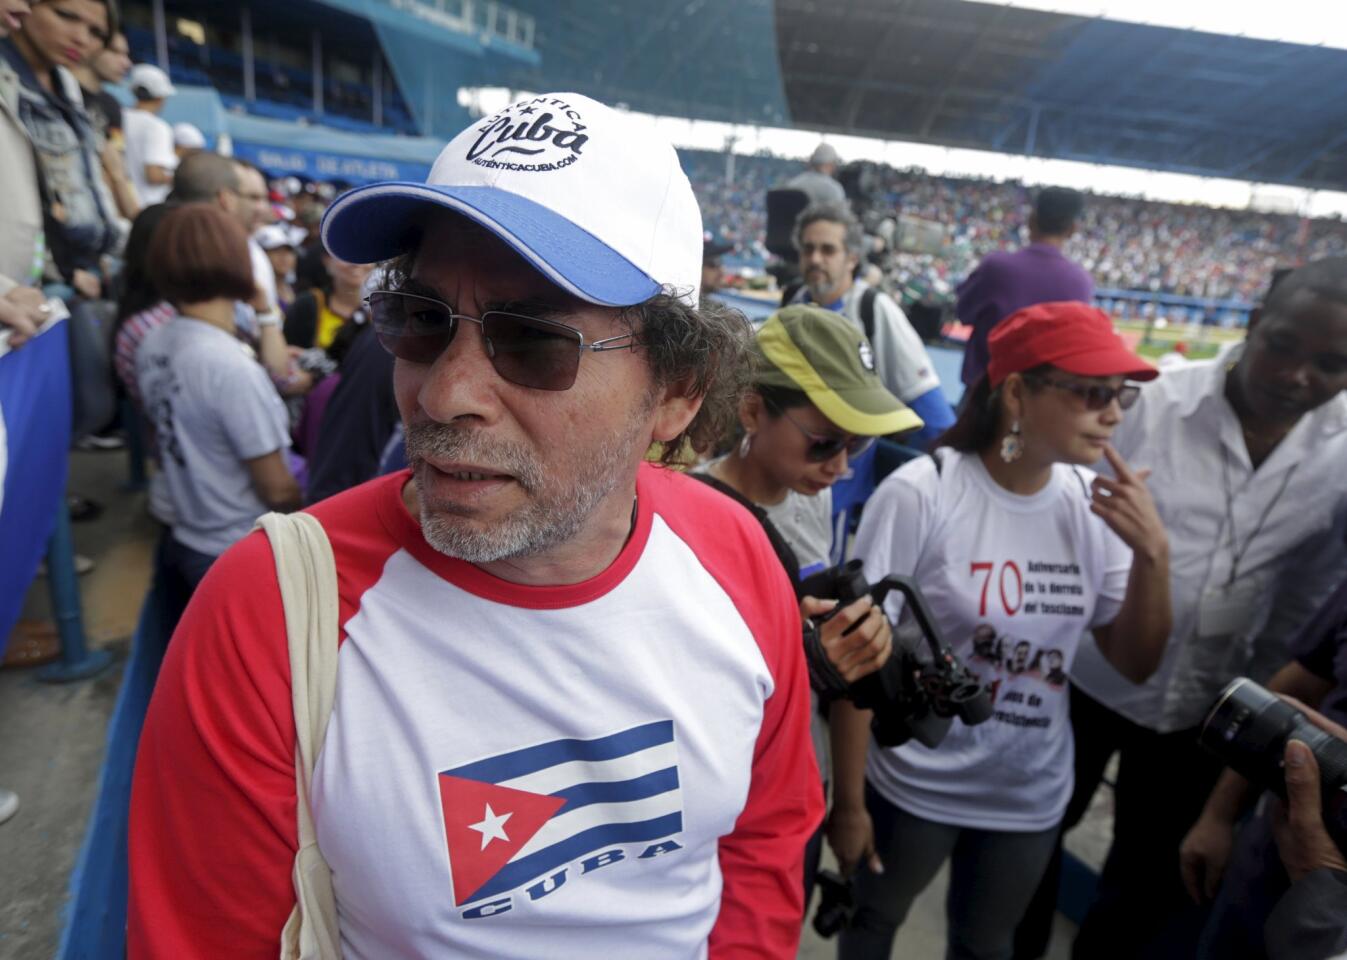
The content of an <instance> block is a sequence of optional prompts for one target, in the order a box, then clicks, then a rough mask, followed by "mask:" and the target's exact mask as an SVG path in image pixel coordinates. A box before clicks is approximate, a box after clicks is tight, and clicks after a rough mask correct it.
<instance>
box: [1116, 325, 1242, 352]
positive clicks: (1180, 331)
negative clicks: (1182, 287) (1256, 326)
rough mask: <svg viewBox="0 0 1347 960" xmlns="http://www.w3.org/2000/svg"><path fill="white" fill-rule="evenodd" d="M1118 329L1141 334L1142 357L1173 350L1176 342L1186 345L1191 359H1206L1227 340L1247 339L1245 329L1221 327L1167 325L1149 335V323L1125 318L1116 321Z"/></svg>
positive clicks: (1139, 343) (1139, 344) (1138, 349)
mask: <svg viewBox="0 0 1347 960" xmlns="http://www.w3.org/2000/svg"><path fill="white" fill-rule="evenodd" d="M1117 328H1118V329H1119V330H1123V331H1126V332H1128V333H1135V334H1138V335H1139V336H1140V337H1141V338H1142V339H1141V340H1140V341H1139V342H1138V343H1137V347H1136V350H1137V353H1139V354H1141V356H1143V357H1150V358H1152V359H1154V358H1155V357H1159V356H1162V355H1164V354H1166V353H1170V352H1171V351H1173V350H1174V348H1175V346H1176V345H1177V344H1180V343H1183V344H1186V345H1187V354H1186V355H1187V357H1188V359H1189V360H1206V359H1208V358H1210V357H1214V356H1216V351H1217V350H1219V349H1220V348H1221V347H1222V346H1223V345H1224V344H1227V343H1230V342H1232V341H1235V340H1243V339H1244V330H1243V329H1242V328H1241V329H1236V330H1223V329H1221V328H1220V327H1189V326H1177V325H1173V326H1167V327H1161V328H1157V329H1154V330H1152V331H1151V332H1150V339H1149V341H1147V340H1146V339H1145V338H1146V324H1145V323H1137V322H1124V323H1119V324H1117Z"/></svg>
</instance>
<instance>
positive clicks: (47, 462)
mask: <svg viewBox="0 0 1347 960" xmlns="http://www.w3.org/2000/svg"><path fill="white" fill-rule="evenodd" d="M70 403H71V399H70V338H69V334H68V331H67V328H66V324H65V322H64V321H61V322H58V323H56V324H53V325H52V326H51V327H50V328H49V329H48V330H47V331H46V332H45V333H42V334H41V335H39V336H37V337H34V338H33V339H32V340H31V341H29V342H28V343H27V344H25V345H24V346H23V347H21V348H20V349H18V350H15V351H13V352H11V353H7V354H5V355H4V356H0V417H3V423H0V427H2V428H3V429H0V444H4V447H5V449H4V450H3V451H0V453H3V454H4V456H2V457H0V463H4V462H5V461H8V464H9V466H8V469H0V485H3V491H4V499H3V502H0V584H3V587H0V659H3V658H4V655H5V645H6V643H7V642H8V639H9V634H10V631H11V630H12V629H13V628H14V624H15V622H16V621H17V620H18V617H19V612H20V610H21V609H22V607H23V598H24V594H25V593H26V592H27V590H28V585H29V584H30V583H32V582H33V576H34V575H35V574H36V573H37V565H38V562H39V561H40V560H41V559H42V554H43V553H44V552H45V551H46V549H47V539H48V538H49V537H50V536H51V531H52V527H53V526H54V525H55V523H56V509H57V507H58V506H59V505H60V503H61V497H62V496H63V495H64V494H65V480H66V468H67V463H68V458H69V448H70V416H71V408H70Z"/></svg>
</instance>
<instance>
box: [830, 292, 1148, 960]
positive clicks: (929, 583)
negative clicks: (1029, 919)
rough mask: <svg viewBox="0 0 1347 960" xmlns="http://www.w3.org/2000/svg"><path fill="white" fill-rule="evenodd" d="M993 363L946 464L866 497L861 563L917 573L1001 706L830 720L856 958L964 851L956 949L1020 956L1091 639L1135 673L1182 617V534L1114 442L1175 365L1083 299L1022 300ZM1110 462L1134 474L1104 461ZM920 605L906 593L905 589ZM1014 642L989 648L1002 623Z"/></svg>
mask: <svg viewBox="0 0 1347 960" xmlns="http://www.w3.org/2000/svg"><path fill="white" fill-rule="evenodd" d="M988 344H989V347H990V352H991V362H990V366H989V367H988V372H987V374H986V375H985V376H984V377H983V378H982V379H981V380H980V381H979V382H978V383H977V384H976V385H975V387H974V388H973V395H972V397H971V398H970V402H969V403H967V404H966V405H965V407H964V410H963V413H962V415H961V416H960V418H959V420H958V422H957V423H956V424H955V425H954V426H953V427H952V428H951V429H950V430H949V431H948V432H947V433H946V434H945V435H944V436H943V437H942V438H941V439H940V441H939V442H938V444H937V449H936V451H935V453H934V454H933V455H932V456H930V457H923V458H921V459H920V460H916V461H913V462H911V463H908V464H905V465H904V466H903V467H901V468H900V469H898V470H897V471H896V472H894V473H893V474H891V475H890V476H889V477H888V478H887V479H886V480H884V481H883V483H881V484H880V486H879V488H878V489H877V490H876V492H875V494H874V496H872V497H871V499H870V500H869V502H868V503H867V505H866V510H865V515H864V517H863V518H862V521H861V527H860V530H859V533H858V535H857V539H856V554H857V556H859V557H861V558H862V559H863V560H864V562H865V572H866V575H867V576H868V577H869V578H870V579H871V580H874V579H876V578H879V577H882V576H884V575H886V574H891V573H896V574H906V575H909V576H911V577H913V579H915V580H916V582H917V585H918V586H919V587H920V588H921V590H922V592H923V593H924V595H925V597H926V600H927V601H928V603H929V604H930V607H931V609H932V611H933V612H934V614H935V617H936V621H937V625H938V627H939V629H940V630H941V632H942V634H943V640H944V642H945V643H946V644H947V645H949V646H950V647H951V648H952V649H953V651H954V653H955V654H956V655H957V656H959V657H960V658H961V659H962V660H963V661H964V662H965V663H966V664H967V666H968V667H969V669H970V670H972V671H973V672H974V673H975V674H977V675H978V677H979V679H980V680H981V682H982V683H983V685H984V686H986V687H987V688H989V691H990V692H991V694H992V697H993V700H994V713H993V715H992V717H991V718H990V719H989V720H987V721H986V722H984V723H982V724H979V725H976V726H965V725H964V724H963V723H962V722H961V721H960V720H958V719H955V720H954V721H953V726H952V728H951V729H950V731H949V734H948V735H947V736H946V738H945V740H944V741H943V742H942V743H941V744H940V745H939V746H937V747H935V748H934V749H932V748H927V747H925V746H922V745H920V744H917V743H915V742H909V743H907V744H904V745H903V746H900V747H896V748H887V749H885V748H880V747H878V746H877V745H875V744H873V743H871V738H870V732H869V715H868V714H866V713H863V712H861V711H857V710H855V709H854V708H852V707H851V706H850V705H849V704H846V703H840V704H838V708H837V709H836V710H835V711H834V713H833V756H834V765H835V767H836V784H837V786H836V797H835V803H834V809H833V813H832V816H831V818H830V820H829V825H828V838H829V842H830V844H831V845H832V847H833V849H834V851H835V852H836V853H837V856H838V860H839V862H840V863H841V864H842V867H843V869H844V871H848V872H849V871H851V870H853V869H854V870H855V871H856V875H855V894H856V902H857V907H858V909H857V912H856V915H855V917H854V918H853V920H852V923H851V926H850V928H849V929H847V930H845V931H844V932H843V934H842V939H841V942H840V946H839V950H838V956H839V957H840V958H842V960H865V958H881V957H883V958H887V957H888V956H889V952H890V950H891V947H892V942H893V937H894V934H895V932H896V931H897V929H898V927H899V926H900V925H901V924H902V922H903V920H904V919H905V918H906V916H907V912H908V909H909V908H910V906H911V904H912V901H913V900H914V899H915V898H916V897H917V895H918V894H920V893H921V891H922V890H923V889H924V888H925V887H926V886H927V885H928V884H929V883H930V881H931V879H932V878H933V877H934V876H935V874H936V872H937V871H938V870H939V868H940V867H941V865H942V864H943V863H944V862H945V861H946V860H950V861H951V873H950V889H949V895H948V899H947V907H946V910H947V915H948V919H949V945H948V950H947V953H946V956H947V957H949V958H958V960H1009V958H1010V957H1011V956H1012V952H1013V937H1014V931H1015V926H1016V924H1017V923H1018V921H1019V919H1020V917H1021V915H1022V914H1023V912H1024V910H1025V908H1026V907H1027V905H1028V903H1029V899H1030V897H1031V896H1032V894H1033V892H1034V888H1035V887H1036V885H1037V884H1038V881H1039V878H1040V877H1041V875H1042V873H1043V871H1044V870H1045V869H1046V867H1047V863H1048V860H1049V857H1050V856H1051V854H1052V851H1053V848H1054V845H1055V842H1056V839H1057V831H1058V826H1059V823H1060V821H1061V818H1062V814H1063V812H1064V810H1065V808H1066V804H1067V801H1068V800H1069V799H1070V795H1071V787H1072V757H1073V744H1072V739H1071V726H1070V723H1069V722H1068V707H1069V699H1068V691H1067V688H1066V685H1064V684H1062V683H1060V682H1048V680H1047V678H1046V677H1045V676H1044V675H1043V671H1041V670H1024V669H1016V667H1017V661H1016V659H1015V658H1016V656H1017V654H1016V653H1015V651H1019V653H1018V657H1019V664H1020V665H1022V664H1023V663H1032V662H1033V659H1034V658H1035V657H1037V656H1041V655H1043V654H1044V652H1045V651H1056V652H1057V653H1058V655H1059V656H1060V660H1061V664H1062V667H1061V669H1063V670H1066V671H1069V670H1070V666H1071V662H1072V660H1073V658H1074V656H1075V653H1076V649H1077V646H1078V645H1079V643H1080V640H1081V636H1082V634H1083V633H1084V632H1085V631H1086V630H1091V631H1093V634H1094V637H1095V639H1096V642H1097V644H1098V647H1099V649H1100V650H1101V651H1102V652H1103V653H1104V655H1105V656H1106V657H1107V658H1108V659H1109V661H1110V662H1111V663H1112V664H1113V666H1114V667H1115V668H1116V669H1117V670H1118V671H1119V672H1120V673H1122V674H1123V675H1125V676H1126V677H1128V678H1129V679H1130V680H1132V682H1134V683H1140V682H1142V681H1144V680H1145V679H1146V677H1147V676H1149V675H1150V674H1151V672H1153V671H1154V670H1155V668H1156V667H1157V666H1158V664H1159V662H1160V658H1161V655H1162V653H1163V651H1164V644H1165V639H1166V637H1167V636H1168V633H1169V626H1170V602H1169V543H1168V538H1167V537H1166V534H1165V530H1164V527H1163V525H1162V524H1161V522H1160V518H1159V515H1158V513H1157V512H1156V509H1155V504H1154V502H1153V501H1152V500H1151V497H1150V494H1149V492H1148V491H1147V489H1146V486H1145V482H1144V481H1145V477H1146V472H1145V471H1140V472H1134V471H1133V470H1131V469H1130V468H1129V467H1128V465H1127V464H1126V463H1125V462H1123V460H1122V459H1121V457H1119V456H1118V455H1117V453H1116V452H1114V450H1113V448H1112V447H1111V446H1110V445H1109V439H1110V437H1111V435H1112V433H1113V431H1114V429H1115V428H1116V427H1117V426H1118V424H1119V423H1120V422H1121V421H1122V417H1123V411H1125V410H1126V409H1127V408H1128V407H1129V406H1131V405H1132V403H1133V402H1135V400H1136V397H1137V392H1138V388H1137V387H1136V386H1135V385H1133V384H1129V383H1127V382H1126V381H1127V380H1128V379H1132V380H1150V379H1153V378H1154V377H1155V376H1156V371H1155V370H1154V369H1153V368H1152V367H1151V366H1149V365H1148V364H1147V363H1145V361H1143V360H1141V359H1140V358H1138V357H1137V356H1135V355H1134V354H1133V353H1131V352H1130V351H1129V350H1127V349H1126V348H1125V347H1124V345H1123V343H1122V341H1121V340H1119V339H1118V337H1117V335H1116V334H1115V333H1114V331H1113V326H1112V323H1111V321H1110V320H1109V318H1108V316H1107V315H1106V314H1104V313H1103V312H1102V311H1099V310H1096V309H1094V308H1092V307H1089V306H1086V305H1085V304H1081V303H1046V304H1039V305H1037V306H1033V307H1029V308H1026V309H1024V310H1021V311H1019V312H1017V313H1015V314H1013V315H1012V316H1010V317H1009V318H1007V319H1006V320H1005V321H1003V322H1002V323H1001V324H1000V325H998V326H997V327H996V329H994V330H993V331H992V333H991V335H990V337H989V339H988ZM1101 457H1104V458H1106V459H1107V460H1108V462H1109V463H1110V464H1111V465H1112V467H1113V469H1114V471H1115V473H1116V476H1117V479H1116V480H1109V479H1106V478H1104V477H1097V476H1095V474H1094V473H1093V472H1092V471H1090V470H1089V469H1087V468H1086V465H1087V464H1093V463H1096V462H1098V461H1099V459H1100V458H1101ZM889 603H890V611H889V612H890V613H891V614H892V615H894V616H897V615H899V613H900V612H901V600H899V601H898V602H894V601H890V602H889ZM993 632H994V633H995V635H996V637H997V641H996V642H994V643H987V642H983V643H981V644H979V645H977V646H975V645H974V642H973V641H974V637H975V636H982V637H983V639H984V641H985V639H986V636H987V635H988V634H990V633H993Z"/></svg>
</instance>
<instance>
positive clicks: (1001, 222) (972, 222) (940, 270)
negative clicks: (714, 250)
mask: <svg viewBox="0 0 1347 960" xmlns="http://www.w3.org/2000/svg"><path fill="white" fill-rule="evenodd" d="M681 156H682V158H683V162H684V167H685V169H687V171H688V175H689V177H691V179H692V182H693V188H694V189H695V190H696V191H697V196H698V199H699V200H700V201H701V203H702V211H703V215H704V216H705V218H706V220H707V222H708V223H714V224H716V225H718V227H719V229H720V230H721V232H722V233H723V234H724V235H725V236H726V237H727V238H729V239H731V240H732V241H733V242H735V243H736V244H738V245H739V249H738V251H737V255H738V259H737V260H730V259H728V258H727V261H726V262H727V263H731V264H734V263H738V264H740V265H744V266H749V267H750V268H756V269H761V268H762V267H763V266H764V265H765V263H766V260H767V251H766V249H765V247H764V246H763V238H764V235H765V230H766V211H765V207H764V194H765V192H766V189H767V187H768V186H770V185H772V184H774V183H780V182H782V181H783V180H785V179H787V178H789V177H790V176H793V175H794V174H796V173H798V172H799V171H800V170H801V169H803V163H802V162H801V161H796V160H785V159H782V158H778V157H736V158H735V165H734V174H735V179H734V182H733V183H731V184H727V183H726V182H725V179H724V172H725V157H724V155H723V154H719V153H710V152H700V151H691V150H685V151H682V152H681ZM880 170H881V178H880V181H879V184H880V187H879V189H880V193H881V195H882V198H883V199H882V201H881V205H882V206H884V207H885V208H886V209H889V210H891V211H892V212H893V214H894V215H898V214H910V215H913V216H916V217H920V218H922V219H924V220H929V221H933V222H935V223H938V224H940V225H941V226H942V227H944V228H945V230H946V231H947V241H948V242H947V245H946V249H945V250H944V251H943V252H941V253H940V254H916V253H902V254H899V255H898V256H897V267H898V269H897V272H896V275H895V276H894V277H893V278H892V280H893V281H894V282H895V284H896V285H897V286H898V287H899V288H900V289H901V290H902V292H903V295H904V299H905V300H907V301H908V302H913V301H922V302H930V303H945V302H948V301H949V300H950V299H951V298H952V296H953V293H954V288H955V287H956V286H957V284H958V282H959V281H960V280H962V279H963V277H964V276H965V275H966V274H967V273H968V271H969V270H971V269H972V267H973V265H974V264H975V263H976V262H977V261H978V259H979V258H981V257H982V256H983V255H984V254H986V253H988V252H989V251H992V250H998V249H1004V248H1008V247H1014V246H1016V245H1018V244H1019V242H1020V240H1021V232H1022V230H1023V228H1024V227H1025V224H1026V218H1027V216H1028V212H1029V208H1030V206H1031V199H1032V195H1033V192H1034V190H1035V189H1036V188H1034V187H1030V186H1026V185H1024V184H1022V183H1018V182H1015V181H1005V182H1000V183H997V182H993V181H989V180H975V179H961V178H958V177H937V176H932V175H930V174H927V173H926V172H925V171H922V170H920V169H915V168H914V169H907V170H895V169H893V168H889V167H882V168H880ZM1344 251H1347V224H1344V223H1343V222H1342V221H1341V220H1337V219H1304V218H1301V217H1297V216H1293V215H1288V214H1276V213H1262V212H1258V211H1253V210H1231V209H1220V208H1215V207H1204V206H1198V205H1189V204H1177V203H1159V202H1154V201H1149V200H1142V199H1138V198H1134V197H1114V196H1105V195H1102V194H1087V201H1086V206H1085V213H1084V215H1083V217H1082V220H1081V223H1080V228H1079V230H1078V231H1077V234H1076V236H1075V237H1073V238H1072V240H1071V241H1070V243H1069V245H1068V247H1067V253H1068V255H1069V256H1070V257H1071V258H1072V259H1074V260H1076V261H1078V262H1080V263H1081V264H1082V265H1084V266H1085V268H1086V269H1087V270H1089V271H1090V272H1091V274H1092V275H1093V276H1094V278H1095V282H1096V284H1097V285H1098V286H1099V287H1100V289H1101V290H1119V291H1128V292H1136V293H1142V294H1146V293H1158V294H1168V295H1173V296H1174V297H1177V298H1190V299H1193V300H1202V301H1218V302H1219V301H1236V302H1239V303H1247V302H1248V301H1251V300H1253V299H1255V298H1256V297H1257V295H1258V294H1259V292H1260V291H1261V290H1262V288H1263V287H1264V286H1266V284H1267V278H1268V276H1270V275H1271V272H1272V270H1273V269H1274V268H1275V267H1277V266H1278V265H1284V264H1286V263H1290V262H1295V261H1300V260H1315V259H1320V258H1322V257H1328V256H1336V255H1339V254H1341V253H1343V252H1344ZM1191 310H1192V311H1195V312H1196V313H1197V317H1195V318H1194V319H1197V318H1200V317H1203V316H1206V315H1207V313H1208V310H1207V309H1206V308H1204V307H1202V306H1199V305H1197V304H1194V305H1193V306H1192V307H1191ZM1212 310H1213V312H1212V319H1213V320H1214V319H1216V318H1217V315H1216V313H1215V312H1214V310H1215V308H1214V307H1213V308H1212Z"/></svg>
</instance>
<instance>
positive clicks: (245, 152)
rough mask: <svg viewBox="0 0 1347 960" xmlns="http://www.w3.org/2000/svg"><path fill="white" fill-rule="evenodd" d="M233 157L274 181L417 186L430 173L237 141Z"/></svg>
mask: <svg viewBox="0 0 1347 960" xmlns="http://www.w3.org/2000/svg"><path fill="white" fill-rule="evenodd" d="M371 139H374V138H371ZM376 142H377V141H376ZM234 156H236V157H242V158H243V159H244V160H247V161H249V162H250V163H254V164H256V165H257V166H258V167H260V168H262V169H263V170H265V171H266V172H267V173H268V174H270V175H272V176H274V177H284V176H295V177H304V178H306V179H310V180H345V181H346V182H348V183H351V184H355V185H359V184H362V183H372V182H373V181H376V180H411V181H414V182H418V183H420V182H424V181H425V179H426V177H427V175H429V173H430V165H429V164H422V163H408V162H405V161H400V160H383V159H376V158H374V157H355V156H350V155H343V154H339V153H319V152H317V151H314V150H296V149H289V148H286V147H271V146H264V145H262V144H256V143H240V142H237V141H236V142H235V143H234Z"/></svg>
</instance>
